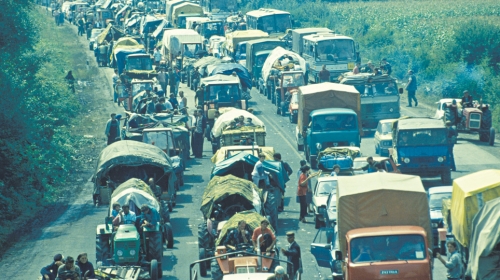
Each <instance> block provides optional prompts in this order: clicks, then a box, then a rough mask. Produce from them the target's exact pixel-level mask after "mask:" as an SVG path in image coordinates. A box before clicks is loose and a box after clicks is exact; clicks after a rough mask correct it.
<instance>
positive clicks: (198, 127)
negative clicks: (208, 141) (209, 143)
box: [193, 109, 207, 158]
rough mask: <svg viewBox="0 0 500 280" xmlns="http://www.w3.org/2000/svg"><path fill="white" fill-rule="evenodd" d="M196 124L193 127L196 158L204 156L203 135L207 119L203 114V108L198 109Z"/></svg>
mask: <svg viewBox="0 0 500 280" xmlns="http://www.w3.org/2000/svg"><path fill="white" fill-rule="evenodd" d="M195 112H196V115H195V117H196V119H195V125H194V127H193V129H194V131H193V154H194V157H195V158H202V157H203V140H204V138H203V135H205V129H206V128H207V121H206V119H205V117H204V116H203V111H202V110H199V109H198V110H196V111H195Z"/></svg>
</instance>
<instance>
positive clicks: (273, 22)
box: [257, 14, 291, 33]
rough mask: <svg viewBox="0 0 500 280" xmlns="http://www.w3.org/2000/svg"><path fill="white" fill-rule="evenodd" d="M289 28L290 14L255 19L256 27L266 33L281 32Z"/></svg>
mask: <svg viewBox="0 0 500 280" xmlns="http://www.w3.org/2000/svg"><path fill="white" fill-rule="evenodd" d="M289 28H291V21H290V15H289V14H284V15H269V16H263V17H261V18H259V19H258V20H257V29H259V30H262V31H264V32H267V33H283V32H285V31H286V30H287V29H289Z"/></svg>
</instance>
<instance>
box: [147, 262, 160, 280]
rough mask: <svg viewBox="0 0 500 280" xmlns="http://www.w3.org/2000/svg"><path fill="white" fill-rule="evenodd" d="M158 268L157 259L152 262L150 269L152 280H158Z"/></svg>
mask: <svg viewBox="0 0 500 280" xmlns="http://www.w3.org/2000/svg"><path fill="white" fill-rule="evenodd" d="M158 267H159V266H158V261H157V260H155V259H153V260H151V267H150V268H149V276H150V277H151V280H158Z"/></svg>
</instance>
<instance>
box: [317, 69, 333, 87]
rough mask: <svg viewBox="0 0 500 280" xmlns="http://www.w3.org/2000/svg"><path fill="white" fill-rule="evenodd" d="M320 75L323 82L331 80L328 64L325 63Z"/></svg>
mask: <svg viewBox="0 0 500 280" xmlns="http://www.w3.org/2000/svg"><path fill="white" fill-rule="evenodd" d="M318 76H319V81H320V82H321V83H325V82H329V81H330V71H328V70H326V65H323V68H322V69H321V71H319V74H318Z"/></svg>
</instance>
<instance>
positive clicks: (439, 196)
mask: <svg viewBox="0 0 500 280" xmlns="http://www.w3.org/2000/svg"><path fill="white" fill-rule="evenodd" d="M448 198H451V193H433V194H431V195H429V208H430V209H442V208H443V199H448Z"/></svg>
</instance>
